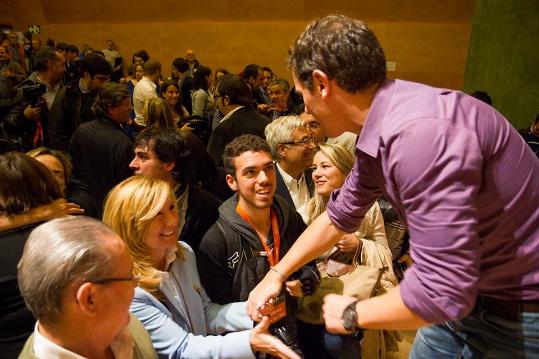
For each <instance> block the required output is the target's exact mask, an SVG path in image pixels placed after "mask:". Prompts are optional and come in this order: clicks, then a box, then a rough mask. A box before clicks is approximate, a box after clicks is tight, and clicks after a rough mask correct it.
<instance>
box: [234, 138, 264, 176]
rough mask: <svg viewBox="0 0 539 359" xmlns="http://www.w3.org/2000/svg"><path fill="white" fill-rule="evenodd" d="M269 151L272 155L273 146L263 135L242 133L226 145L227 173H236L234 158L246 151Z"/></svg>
mask: <svg viewBox="0 0 539 359" xmlns="http://www.w3.org/2000/svg"><path fill="white" fill-rule="evenodd" d="M248 151H252V152H267V153H268V154H269V155H270V156H271V148H270V146H269V145H268V143H267V142H266V140H264V139H263V138H262V137H259V136H255V135H250V134H247V135H241V136H239V137H236V138H235V139H234V140H232V142H230V143H228V144H227V145H226V146H225V151H224V154H223V164H224V167H225V173H226V174H229V175H231V176H235V175H236V166H235V164H234V159H236V157H238V156H240V155H241V154H242V153H244V152H248Z"/></svg>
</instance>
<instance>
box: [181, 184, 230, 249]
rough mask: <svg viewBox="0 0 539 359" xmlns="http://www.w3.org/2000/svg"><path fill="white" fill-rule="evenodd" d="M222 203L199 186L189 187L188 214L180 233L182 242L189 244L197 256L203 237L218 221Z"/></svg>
mask: <svg viewBox="0 0 539 359" xmlns="http://www.w3.org/2000/svg"><path fill="white" fill-rule="evenodd" d="M221 203H222V202H221V200H220V199H219V198H217V197H215V196H214V195H213V194H211V193H209V192H207V191H205V190H203V189H201V188H199V187H198V186H197V185H190V186H189V196H188V197H187V213H186V214H185V224H184V226H183V229H182V232H181V233H180V240H181V241H183V242H186V243H187V244H189V246H191V248H193V251H194V252H195V255H196V254H197V252H198V246H199V245H200V241H201V240H202V237H204V234H205V233H206V232H207V231H208V229H210V227H211V226H212V225H213V224H214V223H215V221H217V218H218V217H219V206H220V205H221Z"/></svg>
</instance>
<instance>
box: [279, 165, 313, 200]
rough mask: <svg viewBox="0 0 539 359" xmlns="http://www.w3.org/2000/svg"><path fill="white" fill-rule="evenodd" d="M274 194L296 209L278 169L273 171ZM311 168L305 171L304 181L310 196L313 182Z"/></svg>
mask: <svg viewBox="0 0 539 359" xmlns="http://www.w3.org/2000/svg"><path fill="white" fill-rule="evenodd" d="M275 172H276V173H275V194H278V195H279V196H281V197H283V198H284V199H285V200H286V202H288V204H289V205H290V207H292V208H293V209H294V210H296V206H295V205H294V201H292V196H291V195H290V191H288V187H286V183H284V179H283V176H281V172H279V171H278V170H276V171H275ZM312 174H313V170H312V169H310V168H309V169H307V170H306V171H305V183H307V189H308V190H309V197H311V198H312V196H313V194H314V182H313V177H312Z"/></svg>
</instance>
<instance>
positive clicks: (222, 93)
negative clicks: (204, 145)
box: [208, 75, 270, 167]
mask: <svg viewBox="0 0 539 359" xmlns="http://www.w3.org/2000/svg"><path fill="white" fill-rule="evenodd" d="M213 98H214V101H215V106H216V107H217V109H218V110H219V113H220V114H221V115H222V116H223V118H222V119H221V122H220V123H219V125H218V126H217V127H215V129H214V130H213V131H212V134H211V136H210V140H209V142H208V152H209V153H210V155H211V156H212V157H213V159H214V160H215V163H216V164H217V166H220V167H222V166H223V152H224V149H225V146H226V144H227V143H229V142H231V141H232V140H233V139H235V138H236V137H238V136H240V135H244V134H251V135H255V136H259V137H262V138H264V128H265V127H266V125H267V124H268V123H270V119H269V118H267V117H266V116H263V115H261V114H259V113H258V112H256V111H255V109H254V108H253V107H252V102H253V97H252V95H251V90H250V89H249V87H248V86H247V84H246V83H245V82H244V81H243V80H242V79H241V77H239V76H238V75H224V76H223V77H222V78H221V80H220V81H219V84H218V85H217V88H216V89H215V93H214V95H213Z"/></svg>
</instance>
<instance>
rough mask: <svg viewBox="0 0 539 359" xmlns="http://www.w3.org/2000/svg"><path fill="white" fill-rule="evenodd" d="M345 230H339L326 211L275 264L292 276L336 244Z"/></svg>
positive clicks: (281, 270)
mask: <svg viewBox="0 0 539 359" xmlns="http://www.w3.org/2000/svg"><path fill="white" fill-rule="evenodd" d="M342 235H343V232H341V231H340V230H338V229H337V228H336V227H335V226H334V225H333V223H331V220H330V219H329V217H328V215H327V214H326V212H324V213H322V214H321V215H320V216H318V218H316V220H315V221H314V222H313V223H312V224H311V225H310V226H309V227H307V229H306V230H305V231H304V232H303V233H302V234H301V236H299V238H298V239H297V240H296V243H294V245H293V246H292V248H290V250H289V251H288V253H286V255H285V256H284V257H283V258H282V259H281V261H280V262H279V263H277V265H276V266H275V269H276V270H278V271H279V272H280V273H282V274H283V275H284V277H288V276H290V274H292V273H294V272H295V271H296V270H298V269H299V268H300V267H302V266H303V265H305V264H306V263H308V262H310V261H312V260H314V259H315V258H318V257H319V256H321V255H322V254H324V253H325V252H326V251H327V250H329V249H330V248H331V247H333V246H334V245H335V243H336V242H337V241H338V240H339V238H341V236H342Z"/></svg>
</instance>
